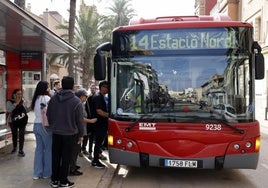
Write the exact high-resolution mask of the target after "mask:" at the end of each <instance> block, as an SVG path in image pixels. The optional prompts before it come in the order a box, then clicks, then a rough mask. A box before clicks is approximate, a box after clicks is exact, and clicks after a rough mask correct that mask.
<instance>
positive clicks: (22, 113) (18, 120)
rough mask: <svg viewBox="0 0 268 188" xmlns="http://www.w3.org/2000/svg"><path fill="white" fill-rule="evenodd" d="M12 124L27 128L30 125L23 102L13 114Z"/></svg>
mask: <svg viewBox="0 0 268 188" xmlns="http://www.w3.org/2000/svg"><path fill="white" fill-rule="evenodd" d="M11 123H12V124H13V125H16V126H25V125H27V123H28V115H27V111H26V109H25V107H24V105H23V102H20V103H19V104H18V105H17V106H16V107H15V109H14V110H13V111H12V112H11Z"/></svg>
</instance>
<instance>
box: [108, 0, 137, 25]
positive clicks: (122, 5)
mask: <svg viewBox="0 0 268 188" xmlns="http://www.w3.org/2000/svg"><path fill="white" fill-rule="evenodd" d="M130 3H131V0H113V4H112V6H111V7H109V10H111V11H112V12H113V17H114V20H115V27H117V26H121V25H127V24H128V23H129V20H130V19H131V18H133V16H135V10H134V9H133V8H131V4H130Z"/></svg>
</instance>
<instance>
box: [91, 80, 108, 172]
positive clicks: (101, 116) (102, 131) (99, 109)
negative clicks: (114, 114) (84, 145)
mask: <svg viewBox="0 0 268 188" xmlns="http://www.w3.org/2000/svg"><path fill="white" fill-rule="evenodd" d="M99 90H100V91H99V93H98V94H95V95H94V96H93V98H92V105H93V110H92V112H91V113H92V116H93V117H94V118H97V119H98V120H97V122H96V123H95V147H94V157H93V160H92V163H91V164H92V166H94V167H95V168H104V167H105V165H103V164H102V163H101V162H100V160H99V157H100V155H99V154H100V152H101V146H102V144H103V141H104V139H105V138H106V136H107V131H108V109H107V105H106V102H105V95H106V94H107V93H108V91H109V83H108V82H107V81H102V82H100V84H99Z"/></svg>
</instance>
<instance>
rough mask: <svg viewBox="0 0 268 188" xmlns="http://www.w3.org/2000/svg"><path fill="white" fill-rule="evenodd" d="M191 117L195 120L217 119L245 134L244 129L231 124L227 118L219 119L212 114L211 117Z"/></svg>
mask: <svg viewBox="0 0 268 188" xmlns="http://www.w3.org/2000/svg"><path fill="white" fill-rule="evenodd" d="M187 118H189V116H187ZM190 118H193V119H195V120H206V121H213V120H214V121H217V122H219V123H222V124H224V125H225V126H227V127H230V128H231V129H233V130H235V131H236V132H238V133H240V134H244V132H245V131H244V130H242V129H239V128H237V127H236V126H234V125H232V124H230V123H229V122H228V121H227V119H226V118H224V119H218V118H215V117H214V116H210V117H200V116H190Z"/></svg>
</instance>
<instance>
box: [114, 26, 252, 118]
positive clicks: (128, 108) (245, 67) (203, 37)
mask: <svg viewBox="0 0 268 188" xmlns="http://www.w3.org/2000/svg"><path fill="white" fill-rule="evenodd" d="M251 32H252V31H251V28H248V27H214V28H213V27H212V28H172V29H152V30H120V29H119V30H118V31H115V32H114V34H113V50H112V53H113V62H112V68H111V70H112V71H115V72H113V73H112V74H111V75H115V76H114V79H111V84H112V85H115V86H116V90H112V91H111V96H113V97H112V98H111V114H112V115H113V116H114V117H115V118H122V119H124V118H127V119H129V118H130V119H131V118H134V119H135V118H139V117H141V116H143V114H146V116H147V117H146V120H148V121H152V120H156V121H163V122H166V121H170V120H171V119H172V121H175V122H182V121H183V122H185V121H187V122H188V121H189V122H191V121H193V120H194V118H192V117H199V118H201V117H202V118H210V119H220V120H222V119H224V120H227V121H230V122H232V121H234V122H238V121H239V122H247V121H253V108H252V106H253V104H252V101H253V97H250V96H252V93H253V91H252V88H253V86H252V85H250V84H252V83H251V79H250V77H251V76H252V74H251V72H252V68H251V66H250V64H251V63H250V62H249V61H250V58H251V55H250V54H251V44H250V42H249V41H252V38H250V37H249V36H251ZM115 96H116V97H115ZM149 115H151V116H149Z"/></svg>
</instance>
